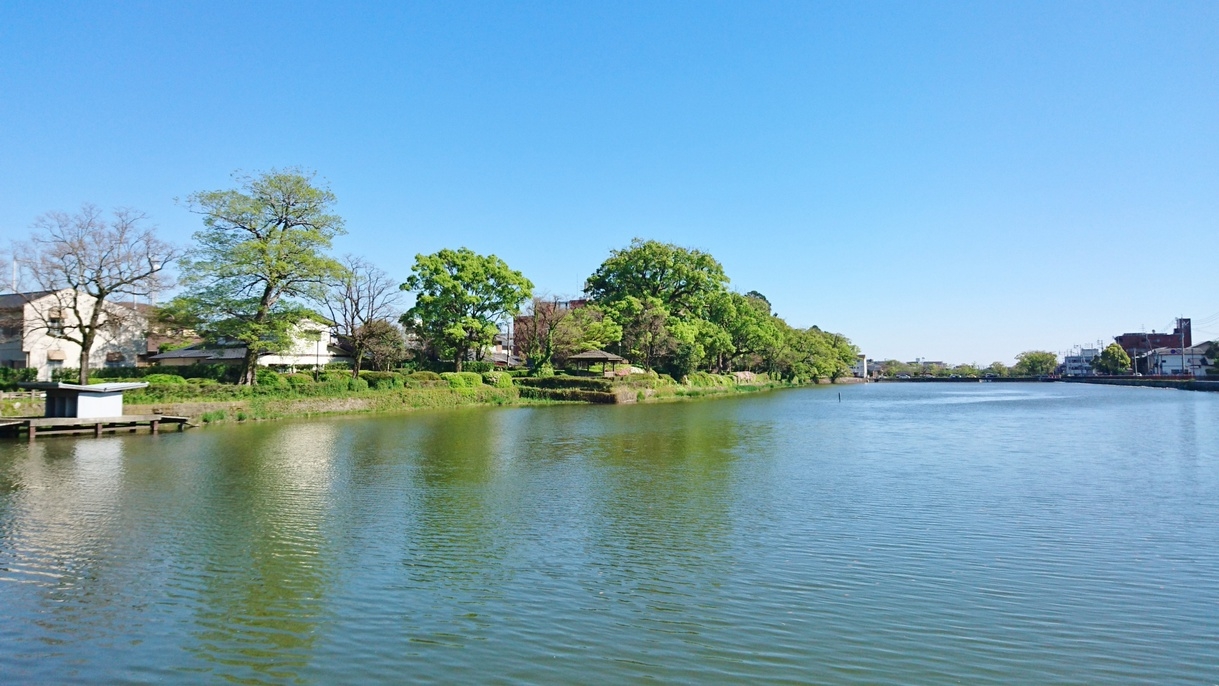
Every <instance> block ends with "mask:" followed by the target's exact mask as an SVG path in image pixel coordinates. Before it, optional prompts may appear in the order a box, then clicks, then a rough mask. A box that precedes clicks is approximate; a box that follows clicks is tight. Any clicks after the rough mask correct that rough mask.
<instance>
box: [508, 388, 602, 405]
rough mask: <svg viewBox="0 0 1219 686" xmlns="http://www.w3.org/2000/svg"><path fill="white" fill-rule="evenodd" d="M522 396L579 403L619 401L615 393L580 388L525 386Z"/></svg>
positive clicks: (522, 389) (521, 391) (521, 390)
mask: <svg viewBox="0 0 1219 686" xmlns="http://www.w3.org/2000/svg"><path fill="white" fill-rule="evenodd" d="M520 393H521V397H522V398H533V399H535V400H561V401H568V402H579V403H598V404H613V403H615V402H617V401H618V398H617V396H615V395H614V394H613V393H605V392H602V391H586V390H582V389H579V388H537V387H531V386H524V387H522V388H521V389H520Z"/></svg>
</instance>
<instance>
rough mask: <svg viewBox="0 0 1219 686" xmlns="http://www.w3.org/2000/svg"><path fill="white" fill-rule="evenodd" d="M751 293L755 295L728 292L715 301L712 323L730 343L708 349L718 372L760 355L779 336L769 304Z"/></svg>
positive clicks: (713, 302)
mask: <svg viewBox="0 0 1219 686" xmlns="http://www.w3.org/2000/svg"><path fill="white" fill-rule="evenodd" d="M750 293H754V295H749V294H746V295H741V294H739V293H728V292H725V293H723V294H721V295H720V296H719V297H717V298H715V299H714V300H713V301H712V305H711V312H710V320H711V321H712V322H713V323H714V324H716V325H717V326H718V327H720V328H721V329H722V330H723V332H724V335H725V336H726V340H727V345H718V346H714V345H713V346H708V347H709V348H710V352H711V354H712V355H713V357H714V367H715V369H716V370H717V371H724V370H728V369H731V368H732V367H734V366H736V363H738V361H741V360H744V359H749V358H755V357H757V356H758V355H761V354H762V352H763V351H764V350H766V349H768V348H770V347H772V346H773V345H774V344H775V343H776V342H777V338H778V336H779V335H780V332H779V327H778V326H777V321H778V320H777V318H776V317H775V316H774V315H773V314H771V311H770V302H769V301H767V300H766V299H765V298H764V297H762V296H761V294H759V293H756V292H755V291H750Z"/></svg>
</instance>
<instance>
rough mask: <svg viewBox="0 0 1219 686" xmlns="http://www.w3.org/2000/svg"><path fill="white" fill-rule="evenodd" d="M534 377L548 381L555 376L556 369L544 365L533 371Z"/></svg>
mask: <svg viewBox="0 0 1219 686" xmlns="http://www.w3.org/2000/svg"><path fill="white" fill-rule="evenodd" d="M533 375H534V376H536V377H537V378H539V379H546V378H550V377H552V376H554V367H552V366H550V365H548V364H544V365H541V366H540V367H538V368H537V369H535V370H533Z"/></svg>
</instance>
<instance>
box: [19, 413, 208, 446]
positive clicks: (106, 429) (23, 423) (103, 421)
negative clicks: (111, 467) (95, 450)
mask: <svg viewBox="0 0 1219 686" xmlns="http://www.w3.org/2000/svg"><path fill="white" fill-rule="evenodd" d="M188 421H189V420H188V419H187V418H186V417H172V416H169V415H161V414H132V415H123V416H121V417H89V418H87V419H77V418H74V417H0V436H10V437H14V438H15V437H19V436H21V434H22V433H23V432H24V433H25V435H26V437H27V438H28V439H29V440H31V441H32V440H34V439H35V438H36V437H38V436H44V435H45V436H50V435H56V436H58V435H64V434H89V433H91V434H93V435H94V436H101V435H102V434H103V433H121V432H129V433H135V432H137V431H139V430H140V429H144V428H147V429H148V432H149V433H153V434H156V433H160V432H161V425H162V424H172V425H176V427H177V429H178V430H179V431H181V430H182V429H184V428H185V427H186V426H187V422H188Z"/></svg>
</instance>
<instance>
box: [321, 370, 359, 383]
mask: <svg viewBox="0 0 1219 686" xmlns="http://www.w3.org/2000/svg"><path fill="white" fill-rule="evenodd" d="M350 378H351V372H339V371H325V372H322V377H321V379H319V381H343V382H346V381H347V380H348V379H350Z"/></svg>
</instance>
